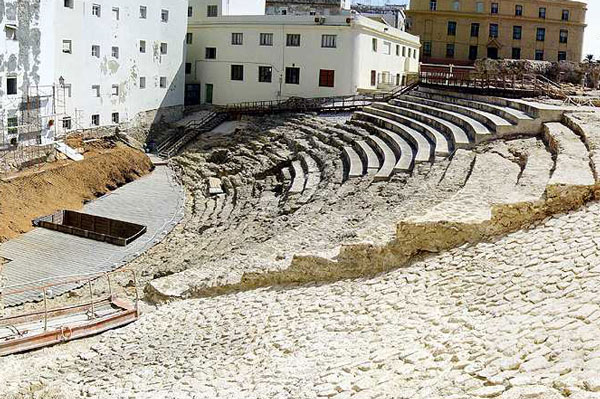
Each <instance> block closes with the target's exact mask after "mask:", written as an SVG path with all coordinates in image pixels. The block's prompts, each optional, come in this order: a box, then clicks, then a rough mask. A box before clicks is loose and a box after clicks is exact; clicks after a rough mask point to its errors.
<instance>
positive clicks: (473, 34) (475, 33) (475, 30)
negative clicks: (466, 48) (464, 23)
mask: <svg viewBox="0 0 600 399" xmlns="http://www.w3.org/2000/svg"><path fill="white" fill-rule="evenodd" d="M471 37H479V24H478V23H472V24H471Z"/></svg>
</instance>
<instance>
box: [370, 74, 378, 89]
mask: <svg viewBox="0 0 600 399" xmlns="http://www.w3.org/2000/svg"><path fill="white" fill-rule="evenodd" d="M376 85H377V71H371V86H376Z"/></svg>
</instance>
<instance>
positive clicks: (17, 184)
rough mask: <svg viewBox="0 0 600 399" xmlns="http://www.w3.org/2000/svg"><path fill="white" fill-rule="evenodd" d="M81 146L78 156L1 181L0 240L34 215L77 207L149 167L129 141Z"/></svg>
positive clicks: (27, 227)
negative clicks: (82, 150) (81, 157)
mask: <svg viewBox="0 0 600 399" xmlns="http://www.w3.org/2000/svg"><path fill="white" fill-rule="evenodd" d="M82 145H83V144H82ZM85 149H86V151H85V154H84V156H85V159H84V160H83V161H81V162H70V161H58V162H55V163H53V164H50V165H47V166H46V167H45V168H42V169H41V170H40V169H38V170H28V171H25V172H23V173H22V174H20V175H18V176H14V177H11V178H10V179H6V180H5V181H0V242H2V241H6V240H9V239H11V238H15V237H16V236H18V235H19V234H23V233H26V232H27V231H29V230H31V229H32V225H31V221H32V219H35V218H36V217H39V216H43V215H48V214H50V213H52V212H54V211H57V210H59V209H74V210H76V209H80V208H81V207H82V206H83V204H84V203H85V202H86V201H89V200H92V199H94V198H96V197H98V196H101V195H103V194H105V193H107V192H109V191H111V190H114V189H116V188H118V187H119V186H121V185H123V184H125V183H128V182H131V181H133V180H135V179H137V178H139V177H141V176H143V175H145V174H147V173H148V172H150V170H151V169H152V163H151V162H150V160H149V159H148V157H146V155H144V154H143V153H141V152H139V151H136V150H133V149H131V148H128V147H119V146H116V147H115V146H114V145H111V144H108V143H106V142H96V143H94V144H91V145H86V147H85Z"/></svg>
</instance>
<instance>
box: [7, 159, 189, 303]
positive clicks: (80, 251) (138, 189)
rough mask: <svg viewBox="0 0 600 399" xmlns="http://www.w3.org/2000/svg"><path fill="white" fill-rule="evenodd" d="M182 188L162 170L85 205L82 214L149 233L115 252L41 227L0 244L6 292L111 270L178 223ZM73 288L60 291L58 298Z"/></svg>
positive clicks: (22, 299) (30, 297)
mask: <svg viewBox="0 0 600 399" xmlns="http://www.w3.org/2000/svg"><path fill="white" fill-rule="evenodd" d="M184 202H185V194H184V190H183V187H182V186H181V185H180V184H179V183H178V182H177V180H176V179H175V175H174V173H173V171H172V170H171V169H169V168H168V167H167V166H158V167H157V168H156V169H155V170H154V172H152V173H151V174H149V175H147V176H144V177H142V178H141V179H139V180H136V181H134V182H132V183H129V184H127V185H125V186H123V187H121V188H119V189H117V190H115V191H113V192H112V193H110V194H107V195H105V196H104V197H102V198H99V199H98V200H96V201H93V202H91V203H89V204H87V205H86V206H85V207H84V210H83V212H86V213H90V214H93V215H98V216H105V217H110V218H113V219H120V220H125V221H129V222H133V223H139V224H143V225H146V226H147V227H148V231H147V232H146V234H144V235H143V236H142V237H140V238H138V239H137V240H136V241H134V242H133V243H132V244H130V245H128V246H127V247H119V246H116V245H111V244H107V243H102V242H98V241H94V240H88V239H85V238H81V237H76V236H72V235H68V234H63V233H59V232H55V231H51V230H46V229H42V228H36V229H34V230H32V231H30V232H29V233H26V234H23V235H22V236H20V237H18V238H16V239H14V240H11V241H8V242H6V243H3V244H0V256H1V257H4V258H6V259H8V260H9V261H8V263H7V264H5V265H4V268H3V270H2V274H3V276H4V278H5V281H4V283H5V287H4V288H5V290H7V291H8V290H9V288H11V287H12V288H14V287H15V286H18V287H27V286H29V285H32V284H33V283H34V282H39V281H41V280H48V281H50V282H51V281H52V279H56V278H58V277H65V276H72V275H82V274H88V273H101V272H108V271H111V270H115V269H117V268H119V267H122V266H124V265H125V264H127V263H128V262H130V261H131V260H133V259H135V258H137V257H138V256H139V255H141V254H142V253H144V252H145V251H147V250H148V249H150V248H151V247H153V246H154V245H155V244H157V243H158V242H160V241H161V240H162V239H163V238H164V237H165V236H166V235H167V233H168V232H170V231H171V230H172V229H173V227H175V225H176V224H177V223H178V222H179V221H180V220H181V219H182V218H183V206H184ZM73 288H75V287H64V288H62V287H61V290H60V291H59V290H55V291H56V292H54V294H55V295H56V294H61V293H63V292H66V291H68V290H70V289H73ZM40 299H41V298H39V297H35V296H33V295H32V294H28V295H22V296H20V297H7V298H5V305H7V306H11V305H13V306H14V305H18V304H21V303H23V302H31V301H37V300H40Z"/></svg>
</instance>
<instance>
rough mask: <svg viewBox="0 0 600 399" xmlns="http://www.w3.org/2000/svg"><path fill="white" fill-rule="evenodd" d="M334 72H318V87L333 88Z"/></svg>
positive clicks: (329, 70)
mask: <svg viewBox="0 0 600 399" xmlns="http://www.w3.org/2000/svg"><path fill="white" fill-rule="evenodd" d="M334 81H335V71H334V70H331V69H321V70H320V71H319V87H334Z"/></svg>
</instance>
